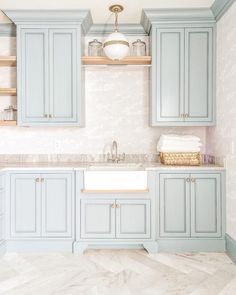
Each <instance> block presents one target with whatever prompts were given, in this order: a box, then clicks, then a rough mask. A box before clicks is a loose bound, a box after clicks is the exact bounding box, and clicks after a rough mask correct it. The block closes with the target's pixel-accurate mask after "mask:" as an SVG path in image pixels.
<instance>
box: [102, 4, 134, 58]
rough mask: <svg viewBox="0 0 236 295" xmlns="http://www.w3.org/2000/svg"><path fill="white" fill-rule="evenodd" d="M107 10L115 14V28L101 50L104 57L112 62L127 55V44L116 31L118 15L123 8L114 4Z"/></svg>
mask: <svg viewBox="0 0 236 295" xmlns="http://www.w3.org/2000/svg"><path fill="white" fill-rule="evenodd" d="M109 10H110V11H111V12H112V13H114V14H115V28H114V32H113V33H111V34H110V35H109V36H108V38H107V39H106V41H105V42H104V44H103V49H104V52H105V54H106V56H107V57H108V58H110V59H112V60H121V59H123V58H125V57H126V56H127V55H128V54H129V42H128V41H127V39H126V37H125V36H124V35H123V34H122V33H120V32H119V29H118V14H119V13H121V12H122V11H123V10H124V8H123V6H122V5H119V4H115V5H112V6H110V7H109Z"/></svg>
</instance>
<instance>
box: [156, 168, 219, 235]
mask: <svg viewBox="0 0 236 295" xmlns="http://www.w3.org/2000/svg"><path fill="white" fill-rule="evenodd" d="M222 208H223V204H222V189H221V175H220V174H211V173H193V174H181V173H173V174H160V210H159V214H160V227H159V235H160V237H173V238H174V237H179V238H181V237H182V238H186V237H189V238H200V237H202V238H219V237H222Z"/></svg>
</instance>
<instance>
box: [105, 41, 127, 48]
mask: <svg viewBox="0 0 236 295" xmlns="http://www.w3.org/2000/svg"><path fill="white" fill-rule="evenodd" d="M116 44H122V45H126V46H128V47H129V42H127V41H123V40H111V41H107V42H105V43H104V44H103V48H104V47H106V46H109V45H116Z"/></svg>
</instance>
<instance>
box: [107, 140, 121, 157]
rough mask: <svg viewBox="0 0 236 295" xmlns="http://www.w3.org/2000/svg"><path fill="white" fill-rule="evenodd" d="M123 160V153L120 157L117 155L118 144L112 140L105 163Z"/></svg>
mask: <svg viewBox="0 0 236 295" xmlns="http://www.w3.org/2000/svg"><path fill="white" fill-rule="evenodd" d="M124 160H125V153H123V154H122V157H120V156H119V155H118V144H117V142H116V141H115V140H114V141H113V142H112V146H111V154H110V153H108V154H107V161H108V162H112V163H118V162H119V161H124Z"/></svg>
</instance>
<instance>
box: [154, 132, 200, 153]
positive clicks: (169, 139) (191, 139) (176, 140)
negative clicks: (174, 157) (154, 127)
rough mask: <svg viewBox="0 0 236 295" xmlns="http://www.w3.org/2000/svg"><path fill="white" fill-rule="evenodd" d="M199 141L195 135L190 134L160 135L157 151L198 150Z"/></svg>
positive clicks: (184, 151)
mask: <svg viewBox="0 0 236 295" xmlns="http://www.w3.org/2000/svg"><path fill="white" fill-rule="evenodd" d="M201 146H202V144H201V141H200V138H199V137H197V136H192V135H177V134H169V135H164V134H163V135H161V137H160V139H159V141H158V144H157V151H158V152H161V153H189V152H200V149H201Z"/></svg>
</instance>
